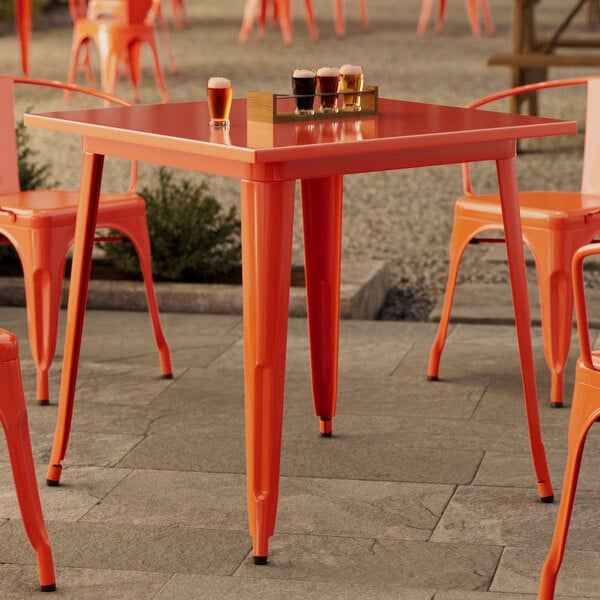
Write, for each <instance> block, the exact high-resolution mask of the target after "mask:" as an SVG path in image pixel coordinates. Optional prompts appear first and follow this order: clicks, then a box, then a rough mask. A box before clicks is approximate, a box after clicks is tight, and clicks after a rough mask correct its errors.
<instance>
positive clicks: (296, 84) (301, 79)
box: [292, 69, 317, 115]
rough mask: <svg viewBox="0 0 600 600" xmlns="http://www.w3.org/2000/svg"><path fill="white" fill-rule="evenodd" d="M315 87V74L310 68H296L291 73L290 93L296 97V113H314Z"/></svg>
mask: <svg viewBox="0 0 600 600" xmlns="http://www.w3.org/2000/svg"><path fill="white" fill-rule="evenodd" d="M316 89H317V74H316V73H315V71H314V70H312V69H296V70H295V71H294V72H293V73H292V93H293V94H294V96H295V97H296V114H297V115H314V114H315V111H314V110H313V103H314V101H315V91H316Z"/></svg>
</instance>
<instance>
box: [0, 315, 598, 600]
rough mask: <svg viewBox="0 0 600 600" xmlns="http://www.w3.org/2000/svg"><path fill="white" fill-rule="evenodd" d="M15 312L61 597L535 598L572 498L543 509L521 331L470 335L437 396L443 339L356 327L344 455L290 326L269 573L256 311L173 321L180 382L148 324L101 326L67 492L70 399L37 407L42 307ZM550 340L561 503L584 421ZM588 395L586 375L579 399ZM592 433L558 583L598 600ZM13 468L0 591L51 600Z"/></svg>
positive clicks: (463, 334) (342, 418)
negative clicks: (55, 437) (53, 472)
mask: <svg viewBox="0 0 600 600" xmlns="http://www.w3.org/2000/svg"><path fill="white" fill-rule="evenodd" d="M63 316H64V315H63ZM0 318H1V321H2V324H3V326H4V327H6V328H9V329H10V330H12V331H14V332H15V333H17V335H19V337H20V339H21V340H22V342H21V357H22V358H21V360H22V369H23V378H24V382H25V389H26V397H27V400H28V409H29V419H30V428H31V436H32V441H33V447H34V454H35V459H36V465H37V471H38V476H39V482H40V489H41V497H42V503H43V508H44V511H45V517H46V520H47V525H48V529H49V533H50V537H51V541H52V545H53V550H54V556H55V561H56V567H57V584H58V587H59V593H58V594H57V597H61V598H63V597H64V598H73V599H77V600H86V599H88V598H118V599H120V600H128V599H156V600H165V599H171V598H172V599H178V600H185V599H198V598H209V599H215V600H218V599H222V598H223V599H225V598H227V599H233V598H273V599H275V598H303V599H312V598H315V599H317V598H318V599H321V598H340V599H344V600H353V599H364V598H376V599H388V598H389V599H395V600H398V599H400V600H430V599H433V598H435V599H436V600H485V599H487V598H490V600H491V599H494V598H498V599H503V600H517V599H525V598H532V597H535V594H536V590H537V581H538V576H539V572H540V568H541V565H542V562H543V561H544V559H545V556H546V553H547V550H548V547H549V544H550V539H551V535H552V531H553V527H554V521H555V517H556V511H557V507H558V502H556V503H554V504H550V505H548V504H542V503H541V502H539V501H538V499H537V493H536V486H535V477H534V474H533V470H532V466H531V461H530V455H529V449H528V437H527V433H526V427H525V419H524V409H523V400H522V393H521V387H520V376H519V368H518V362H517V350H516V340H515V335H514V329H513V328H512V327H510V326H493V325H488V326H483V325H456V326H454V327H453V328H452V332H451V335H450V337H449V339H448V343H447V348H446V353H445V355H444V357H443V362H442V371H441V375H442V379H441V380H440V381H439V382H428V381H427V380H426V378H425V368H426V362H427V356H428V350H429V345H430V343H431V340H432V339H433V335H434V331H435V324H428V323H409V322H377V321H343V322H342V327H341V340H340V342H341V344H340V350H341V351H340V386H339V404H338V416H337V417H336V419H335V422H334V436H333V437H332V438H329V439H326V438H322V437H320V436H319V433H318V424H317V420H316V418H315V417H314V416H313V411H312V406H311V398H310V387H309V367H308V351H307V334H306V321H305V320H303V319H292V320H291V321H290V331H289V343H288V364H287V380H286V399H285V402H286V404H285V417H284V439H283V451H282V468H281V474H282V479H281V494H280V502H279V513H278V522H277V528H276V533H275V535H274V536H273V538H272V543H271V548H270V553H271V555H270V560H269V564H268V565H267V566H256V565H254V564H253V561H252V558H251V540H250V537H249V535H248V530H247V520H246V509H245V494H246V491H245V477H244V470H245V467H244V408H243V373H242V325H241V318H240V317H238V316H215V315H183V314H175V313H170V314H164V315H163V319H164V325H165V329H166V334H167V337H168V340H169V342H170V345H171V349H172V353H173V363H174V369H175V378H174V379H173V380H163V379H161V378H160V372H159V368H158V359H157V356H156V354H155V350H154V345H153V340H152V337H151V331H150V326H149V320H148V317H147V315H146V314H145V313H128V312H108V311H89V312H88V315H87V320H86V327H85V333H84V344H83V350H82V361H81V365H80V376H79V386H78V393H77V398H76V404H75V413H74V420H73V432H72V436H71V444H70V447H69V451H68V453H67V457H66V460H65V463H64V464H65V469H64V473H63V477H62V485H61V486H60V487H54V488H48V487H46V486H45V485H44V480H45V470H46V466H47V460H48V456H49V449H50V446H51V440H52V434H53V431H54V423H55V418H56V404H55V403H53V404H52V405H50V406H46V407H44V406H38V405H37V404H36V403H35V400H34V398H35V386H34V368H33V363H32V360H31V358H30V354H29V349H28V344H27V341H26V340H27V335H26V323H25V312H24V310H23V309H22V308H6V307H2V308H0ZM533 337H534V351H535V354H536V360H537V367H539V369H538V371H539V378H538V383H539V389H540V411H541V418H542V422H543V433H544V436H545V443H546V448H547V452H548V458H549V462H550V469H551V474H552V478H553V483H554V485H555V489H556V492H557V496H560V485H561V481H562V473H563V468H564V463H565V456H566V455H565V452H566V450H565V446H566V433H567V424H568V418H569V408H568V407H565V408H564V409H553V408H550V407H549V406H548V404H547V396H548V376H547V373H546V368H545V363H544V361H543V355H542V350H541V338H540V330H539V329H537V328H534V330H533ZM59 348H62V340H61V341H60V342H59ZM573 358H574V356H573ZM60 359H61V357H60V356H58V357H57V359H56V361H55V366H54V369H53V374H52V394H53V400H56V398H57V395H58V385H59V379H60ZM572 367H573V365H572V362H571V364H570V365H569V371H568V372H569V375H571V374H572ZM571 386H572V379H571V377H569V378H568V382H567V394H566V395H567V398H569V400H570V389H571ZM589 438H590V439H589V441H588V450H589V453H588V456H587V458H585V457H584V466H583V471H582V476H581V482H580V493H579V496H578V499H577V502H576V508H575V511H574V519H573V525H572V528H571V533H570V537H569V545H568V551H567V555H566V559H565V563H564V567H563V569H562V571H561V574H560V577H559V584H558V590H559V592H561V593H562V594H564V596H559V597H560V598H564V599H566V598H569V599H571V600H575V599H576V598H583V597H600V593H599V592H598V590H599V589H600V585H599V576H598V573H600V542H599V541H598V540H599V537H598V535H597V530H598V524H597V521H598V519H597V512H598V506H599V501H600V476H599V475H598V470H597V469H595V468H594V467H595V464H594V460H593V457H594V455H595V454H597V452H598V449H599V447H600V446H599V444H600V439H599V438H598V434H597V432H595V431H592V432H591V434H590V436H589ZM2 452H3V454H2V458H1V459H0V478H1V479H2V482H1V483H2V485H0V518H1V519H2V520H3V523H2V526H1V527H0V548H1V556H0V561H1V563H2V564H1V565H0V574H1V575H0V597H2V598H3V599H9V598H34V597H39V592H37V591H36V590H37V574H36V568H35V560H34V554H33V551H32V550H31V548H30V547H29V545H28V543H27V542H26V539H25V537H24V533H23V528H22V524H21V521H20V519H19V518H18V512H17V506H16V501H15V498H14V493H13V486H12V482H11V476H10V469H9V465H8V461H7V458H6V454H5V453H4V450H2Z"/></svg>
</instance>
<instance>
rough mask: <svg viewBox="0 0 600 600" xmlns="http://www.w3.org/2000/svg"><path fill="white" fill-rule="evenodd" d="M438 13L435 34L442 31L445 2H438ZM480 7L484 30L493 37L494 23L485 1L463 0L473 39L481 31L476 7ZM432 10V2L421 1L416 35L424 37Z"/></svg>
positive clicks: (443, 0) (441, 0) (429, 0)
mask: <svg viewBox="0 0 600 600" xmlns="http://www.w3.org/2000/svg"><path fill="white" fill-rule="evenodd" d="M439 2H440V4H439V11H438V17H437V20H436V22H435V31H436V33H441V32H442V31H443V29H444V16H445V14H446V0H439ZM478 5H479V6H480V7H481V12H482V14H483V20H484V22H485V26H486V30H487V32H488V33H489V35H494V33H495V29H494V23H493V21H492V13H491V12H490V7H489V5H488V1H487V0H465V7H466V9H467V16H468V18H469V23H470V24H471V32H472V33H473V35H474V36H475V37H479V35H480V33H481V29H480V27H479V12H478V8H477V6H478ZM432 9H433V0H423V4H422V5H421V14H420V16H419V23H418V25H417V35H419V36H423V35H425V29H427V23H428V21H429V17H430V16H431V10H432Z"/></svg>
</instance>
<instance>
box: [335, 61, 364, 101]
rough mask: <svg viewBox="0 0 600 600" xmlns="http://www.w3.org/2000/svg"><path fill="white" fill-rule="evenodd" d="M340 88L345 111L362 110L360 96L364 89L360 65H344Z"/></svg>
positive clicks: (341, 71) (341, 69) (341, 70)
mask: <svg viewBox="0 0 600 600" xmlns="http://www.w3.org/2000/svg"><path fill="white" fill-rule="evenodd" d="M340 87H341V90H340V91H341V92H344V94H343V101H344V109H345V110H356V111H358V110H360V94H358V93H357V92H362V89H363V70H362V67H359V66H358V65H343V66H342V67H341V68H340Z"/></svg>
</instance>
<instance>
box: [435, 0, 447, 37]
mask: <svg viewBox="0 0 600 600" xmlns="http://www.w3.org/2000/svg"><path fill="white" fill-rule="evenodd" d="M445 15H446V0H440V8H439V11H438V18H437V21H436V23H435V32H436V33H442V31H443V30H444V16H445Z"/></svg>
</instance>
